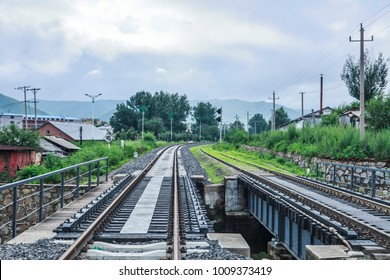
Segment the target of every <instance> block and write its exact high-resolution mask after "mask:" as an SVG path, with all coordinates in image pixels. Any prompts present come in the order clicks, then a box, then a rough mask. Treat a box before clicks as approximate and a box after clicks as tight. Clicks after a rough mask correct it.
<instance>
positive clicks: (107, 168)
mask: <svg viewBox="0 0 390 280" xmlns="http://www.w3.org/2000/svg"><path fill="white" fill-rule="evenodd" d="M107 181H108V158H106V182H107Z"/></svg>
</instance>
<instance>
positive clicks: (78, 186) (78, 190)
mask: <svg viewBox="0 0 390 280" xmlns="http://www.w3.org/2000/svg"><path fill="white" fill-rule="evenodd" d="M79 196H80V167H77V176H76V198H79Z"/></svg>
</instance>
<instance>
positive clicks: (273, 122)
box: [269, 91, 279, 131]
mask: <svg viewBox="0 0 390 280" xmlns="http://www.w3.org/2000/svg"><path fill="white" fill-rule="evenodd" d="M269 99H271V98H269ZM275 99H279V97H277V98H276V97H275V91H273V92H272V103H273V107H272V108H273V109H272V128H271V130H272V131H275Z"/></svg>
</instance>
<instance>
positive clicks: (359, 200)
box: [201, 149, 390, 215]
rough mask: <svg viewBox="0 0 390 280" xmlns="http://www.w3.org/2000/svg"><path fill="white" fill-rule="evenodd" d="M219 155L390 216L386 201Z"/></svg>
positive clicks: (233, 166)
mask: <svg viewBox="0 0 390 280" xmlns="http://www.w3.org/2000/svg"><path fill="white" fill-rule="evenodd" d="M201 151H202V152H203V153H205V154H207V155H208V156H210V157H212V158H214V159H216V160H219V161H222V162H224V163H225V164H227V165H229V166H230V167H232V168H235V169H237V170H239V171H240V172H243V173H244V172H246V170H244V169H242V168H240V167H237V166H235V165H233V164H230V163H228V162H226V161H224V160H222V159H220V158H218V157H215V156H213V155H211V154H210V153H207V152H205V151H204V150H203V149H201ZM218 153H219V154H221V155H222V156H224V157H227V158H230V159H233V160H236V161H238V162H242V163H245V164H248V165H251V166H253V167H256V168H259V169H261V170H263V171H266V172H269V173H272V174H274V175H276V176H278V177H282V178H285V179H288V180H291V181H294V182H296V183H298V184H303V185H306V186H308V187H311V188H314V189H316V190H319V191H322V192H325V193H328V194H330V195H333V196H337V197H339V198H341V199H344V200H348V201H351V202H353V203H355V204H359V205H361V206H364V207H369V208H371V209H374V210H377V211H380V212H382V213H383V214H386V215H390V204H389V203H386V202H385V201H381V200H379V199H373V198H370V197H366V196H364V195H362V194H359V193H355V192H352V191H349V190H345V189H342V188H340V187H336V186H330V185H327V184H325V183H322V182H317V181H315V180H313V179H308V178H305V177H302V176H297V175H292V174H291V175H290V174H288V173H282V172H278V171H275V170H271V169H268V168H265V167H262V166H259V165H257V164H253V163H251V162H247V161H244V160H241V159H236V158H234V157H232V156H229V155H225V154H223V153H221V152H218Z"/></svg>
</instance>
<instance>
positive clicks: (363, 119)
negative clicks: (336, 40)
mask: <svg viewBox="0 0 390 280" xmlns="http://www.w3.org/2000/svg"><path fill="white" fill-rule="evenodd" d="M349 41H350V42H359V43H360V138H363V137H364V133H365V117H364V42H365V41H367V42H368V41H374V36H371V39H370V40H364V28H363V23H361V24H360V39H359V40H352V38H351V36H349Z"/></svg>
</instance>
